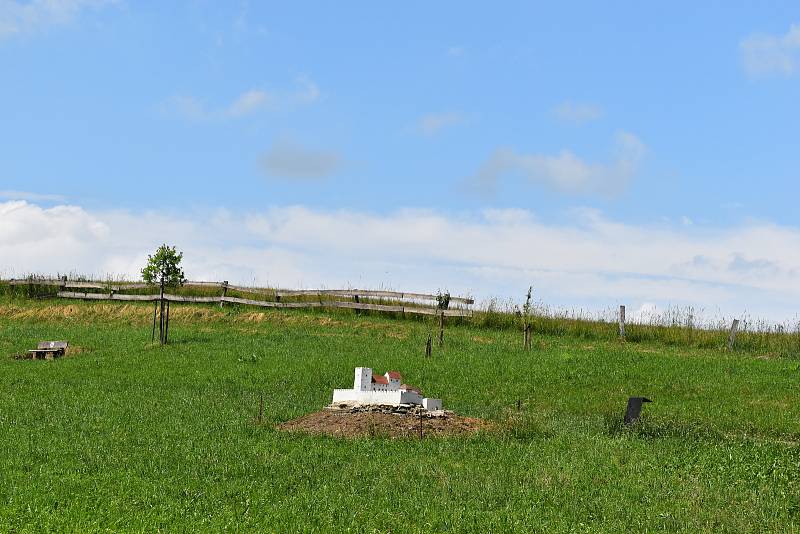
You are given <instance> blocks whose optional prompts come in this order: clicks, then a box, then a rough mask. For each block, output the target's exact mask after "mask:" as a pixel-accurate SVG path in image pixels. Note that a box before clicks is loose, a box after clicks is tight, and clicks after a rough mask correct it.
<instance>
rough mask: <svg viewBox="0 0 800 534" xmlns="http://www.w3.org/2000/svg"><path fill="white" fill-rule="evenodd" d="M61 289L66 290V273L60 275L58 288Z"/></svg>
mask: <svg viewBox="0 0 800 534" xmlns="http://www.w3.org/2000/svg"><path fill="white" fill-rule="evenodd" d="M59 289H60V290H61V291H66V290H67V275H66V274H65V275H64V276H62V277H61V287H60V288H59Z"/></svg>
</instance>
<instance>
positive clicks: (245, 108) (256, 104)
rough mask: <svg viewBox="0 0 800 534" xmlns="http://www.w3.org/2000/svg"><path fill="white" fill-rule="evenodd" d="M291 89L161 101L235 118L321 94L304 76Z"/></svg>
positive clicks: (192, 114)
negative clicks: (215, 99) (214, 103)
mask: <svg viewBox="0 0 800 534" xmlns="http://www.w3.org/2000/svg"><path fill="white" fill-rule="evenodd" d="M0 1H1V0H0ZM295 82H296V87H295V88H294V89H293V90H291V91H288V92H287V91H273V92H270V91H265V90H262V89H248V90H247V91H244V92H243V93H241V94H240V95H238V96H237V97H236V98H234V99H233V101H232V102H231V103H230V104H228V105H226V106H222V107H216V108H215V107H209V106H208V105H207V104H206V103H205V102H204V101H202V100H200V99H198V98H196V97H194V96H191V95H177V96H174V97H172V98H170V99H168V100H167V101H166V103H165V106H164V108H165V111H167V112H169V113H174V114H176V115H178V116H180V117H183V118H185V119H190V120H220V119H239V118H242V117H246V116H249V115H253V114H256V113H259V112H261V111H277V110H286V109H292V108H294V107H297V106H303V105H308V104H313V103H314V102H316V101H317V100H319V99H320V98H321V93H320V90H319V87H317V85H316V84H315V83H314V81H313V80H311V79H310V78H309V77H307V76H301V77H299V78H297V80H296V81H295Z"/></svg>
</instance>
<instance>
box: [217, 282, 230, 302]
mask: <svg viewBox="0 0 800 534" xmlns="http://www.w3.org/2000/svg"><path fill="white" fill-rule="evenodd" d="M227 294H228V281H227V280H225V281H224V282H222V296H221V297H220V298H219V307H220V308H222V307H223V306H225V300H224V299H225V295H227Z"/></svg>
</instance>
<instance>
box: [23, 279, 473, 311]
mask: <svg viewBox="0 0 800 534" xmlns="http://www.w3.org/2000/svg"><path fill="white" fill-rule="evenodd" d="M8 283H9V284H10V285H43V286H57V287H59V288H63V289H100V290H106V291H126V290H131V289H145V288H148V287H149V288H152V287H155V286H153V285H148V284H143V283H130V284H126V283H119V282H115V283H108V284H103V283H99V282H75V281H69V280H63V279H62V280H59V279H36V278H33V279H16V280H9V281H8ZM183 287H217V288H220V289H227V290H230V291H239V292H241V293H252V294H257V295H264V296H272V297H278V298H280V297H304V296H318V297H345V298H358V297H364V298H388V299H395V300H426V301H438V299H439V298H441V295H432V294H429V293H408V292H401V291H383V290H371V289H271V288H256V287H243V286H235V285H231V284H226V283H224V282H203V281H187V282H185V283H184V284H183ZM144 300H147V299H144ZM450 302H451V303H453V304H466V305H471V304H474V303H475V300H474V299H471V298H467V297H450ZM364 309H366V308H364Z"/></svg>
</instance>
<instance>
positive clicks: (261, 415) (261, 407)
mask: <svg viewBox="0 0 800 534" xmlns="http://www.w3.org/2000/svg"><path fill="white" fill-rule="evenodd" d="M263 420H264V394H263V393H262V394H261V396H260V398H259V400H258V416H257V417H256V423H257V424H259V425H260V424H261V423H262V421H263Z"/></svg>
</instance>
